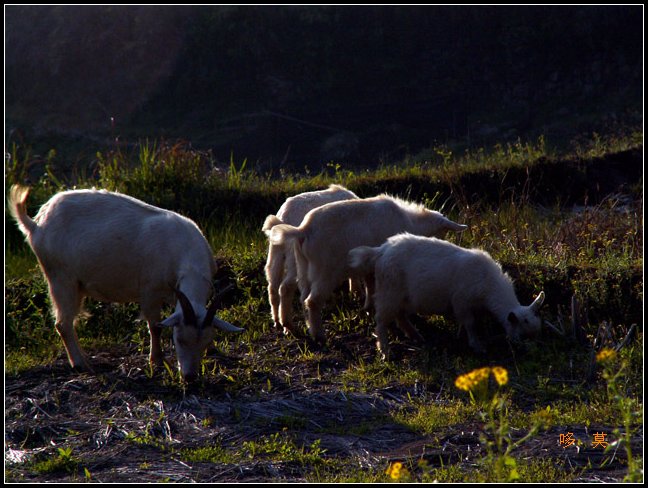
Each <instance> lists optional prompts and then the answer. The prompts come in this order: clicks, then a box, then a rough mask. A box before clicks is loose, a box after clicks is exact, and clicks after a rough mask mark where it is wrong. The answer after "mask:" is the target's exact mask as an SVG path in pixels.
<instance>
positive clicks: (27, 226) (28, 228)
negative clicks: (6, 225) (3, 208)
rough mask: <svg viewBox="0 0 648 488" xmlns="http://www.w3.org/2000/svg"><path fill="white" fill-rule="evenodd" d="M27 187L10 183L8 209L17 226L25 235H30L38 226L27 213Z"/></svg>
mask: <svg viewBox="0 0 648 488" xmlns="http://www.w3.org/2000/svg"><path fill="white" fill-rule="evenodd" d="M28 195H29V187H27V186H22V185H12V187H11V190H9V211H10V212H11V215H12V216H13V218H14V219H16V222H17V223H18V228H19V229H20V231H21V232H22V233H23V234H25V235H26V236H28V237H29V236H30V235H32V234H33V233H34V231H35V230H36V229H37V228H38V224H36V222H34V221H33V220H32V218H31V217H30V216H29V215H27V196H28Z"/></svg>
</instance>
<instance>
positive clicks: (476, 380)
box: [455, 367, 491, 391]
mask: <svg viewBox="0 0 648 488" xmlns="http://www.w3.org/2000/svg"><path fill="white" fill-rule="evenodd" d="M490 371H491V369H490V368H489V367H486V368H479V369H474V370H472V371H471V372H470V373H466V374H462V375H461V376H458V377H457V379H456V380H455V386H456V387H457V388H459V389H460V390H465V391H469V390H472V389H473V388H475V387H476V386H477V385H479V384H480V383H481V382H482V381H484V380H485V379H488V375H489V374H490Z"/></svg>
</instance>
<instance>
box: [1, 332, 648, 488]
mask: <svg viewBox="0 0 648 488" xmlns="http://www.w3.org/2000/svg"><path fill="white" fill-rule="evenodd" d="M282 340H284V341H285V340H288V339H286V338H284V337H281V336H280V334H279V333H278V332H276V331H274V330H273V331H272V332H271V334H270V337H269V338H268V342H267V344H266V345H265V346H262V347H261V348H262V349H263V348H265V349H266V350H265V351H261V352H262V353H267V354H287V355H288V356H290V357H288V358H287V359H288V360H287V361H286V362H285V364H286V365H285V366H282V367H281V368H279V369H276V370H275V371H274V372H270V373H268V371H267V370H265V371H258V372H256V371H255V370H254V369H252V372H251V373H250V374H249V375H248V377H246V378H244V379H243V381H242V385H241V384H240V382H241V378H240V377H237V374H242V373H240V371H241V370H240V369H238V368H239V366H240V365H241V364H243V363H245V362H246V361H248V360H249V359H250V358H249V357H248V354H249V353H248V349H246V348H245V347H238V348H237V349H236V350H235V351H236V352H230V353H228V354H226V355H225V354H222V353H220V352H219V351H211V352H209V359H214V360H215V361H216V363H215V364H218V365H219V368H221V369H220V370H219V371H217V372H216V373H214V374H209V375H207V377H205V378H203V379H202V380H201V381H200V382H199V384H196V385H193V386H190V387H188V388H184V387H182V386H181V385H179V384H177V383H176V384H170V383H169V382H168V381H165V380H164V378H163V377H164V374H160V373H155V375H154V376H153V377H152V378H151V377H150V373H149V370H148V366H147V358H146V356H145V355H144V354H143V353H141V352H138V351H136V350H135V348H132V349H129V348H127V347H124V348H123V349H122V350H113V351H110V352H106V353H101V354H99V355H96V356H94V357H92V362H93V364H95V365H96V366H97V373H96V374H95V375H90V374H78V373H75V372H73V371H72V370H71V369H70V367H69V366H68V364H67V361H66V360H65V359H64V358H63V357H61V358H59V359H58V360H56V361H55V362H54V364H53V365H51V366H49V367H38V368H34V369H31V370H29V371H27V372H24V373H22V374H20V375H18V376H17V377H7V378H5V478H6V480H7V481H16V482H68V481H83V480H84V479H86V477H90V480H91V481H95V482H133V481H137V482H159V481H171V482H272V481H287V482H305V481H307V478H306V477H307V476H310V479H311V480H312V479H313V467H312V466H308V465H305V464H304V463H300V462H296V461H291V460H289V461H276V457H274V458H273V457H272V456H266V457H264V456H254V457H245V456H243V457H241V456H239V458H238V459H239V460H240V461H237V462H235V463H225V462H224V463H219V462H187V461H185V460H183V459H182V456H181V455H180V452H181V450H184V449H191V448H193V447H201V446H222V447H223V448H225V450H226V451H230V452H240V449H241V446H242V445H243V443H245V442H247V441H251V440H258V439H261V438H263V437H264V436H266V437H267V436H271V435H272V434H274V433H277V432H280V433H286V435H287V434H288V433H289V435H290V438H291V439H292V440H293V441H294V444H295V445H297V446H311V445H313V443H315V442H316V441H318V440H319V443H320V444H319V447H320V449H321V453H322V454H321V456H322V457H323V458H324V459H336V460H340V461H342V462H343V463H345V465H346V466H349V465H352V466H354V467H355V468H357V469H362V470H367V472H373V473H379V472H381V471H382V472H384V470H385V468H386V467H387V466H388V465H389V462H392V461H412V462H413V464H414V465H416V463H417V462H418V461H419V460H420V459H424V460H426V461H427V463H428V466H429V467H431V468H434V467H439V466H441V465H443V466H448V465H452V464H457V463H459V464H460V465H461V467H462V469H466V470H471V469H476V463H477V461H478V460H479V459H480V458H481V457H482V456H483V447H482V446H481V444H480V432H481V429H482V426H481V425H480V424H479V423H475V422H472V423H467V424H461V425H448V426H447V427H445V428H443V429H440V430H439V432H435V433H434V434H433V435H421V434H420V433H417V432H414V431H412V430H410V429H408V428H407V427H406V426H404V425H401V424H399V423H397V422H396V421H394V420H393V417H391V416H390V414H392V413H394V412H397V411H402V410H403V409H405V411H407V409H411V408H412V406H411V405H412V402H413V400H414V399H415V400H422V401H425V402H443V401H444V400H443V399H442V398H443V395H442V391H441V390H442V389H443V385H442V386H441V389H437V391H432V389H430V388H428V387H425V386H424V385H423V386H422V385H418V384H415V385H414V386H412V387H404V386H387V387H385V388H382V389H376V390H374V391H352V390H350V389H349V388H344V387H343V385H342V384H341V383H340V381H339V379H338V378H339V374H340V373H341V372H342V371H344V370H345V369H346V368H348V367H349V364H350V363H351V361H358V358H363V357H364V358H366V360H370V358H371V357H372V355H373V354H374V353H375V350H374V349H373V348H374V346H373V343H372V341H371V340H370V339H369V338H367V337H363V335H362V334H356V335H353V337H349V338H348V340H345V342H344V344H340V343H338V344H335V343H334V344H332V345H331V347H330V348H329V349H328V351H327V352H326V353H325V354H323V355H322V356H321V359H319V360H318V361H311V362H299V361H295V360H292V361H291V360H290V359H291V358H292V359H294V357H296V355H297V354H296V353H297V351H298V349H297V348H298V347H299V344H300V341H299V340H297V339H294V338H293V339H290V341H289V342H290V346H289V347H288V348H285V347H284V348H281V347H280V346H279V344H281V341H282ZM399 347H400V348H401V351H400V353H401V354H402V353H403V348H407V347H408V346H407V345H405V344H402V343H400V344H396V345H395V350H396V353H397V354H398V348H399ZM281 351H284V352H283V353H282V352H281ZM286 351H287V352H286ZM256 352H257V353H258V352H259V351H256ZM293 353H295V354H293ZM351 356H354V358H352V357H351ZM280 369H283V370H280ZM224 372H226V373H224ZM167 376H168V375H167ZM234 378H237V379H236V380H234ZM286 378H290V381H286ZM233 381H239V384H237V386H236V388H232V385H233ZM445 401H447V400H445ZM363 426H364V428H362V427H363ZM611 431H612V427H611V426H604V425H601V426H594V425H590V426H589V427H584V426H578V425H574V426H562V427H561V428H552V429H550V430H547V431H543V432H541V433H539V434H538V435H537V436H536V437H535V438H533V439H532V440H530V441H529V442H527V443H525V444H523V446H522V447H521V448H520V449H518V450H517V451H516V452H515V455H516V457H519V458H538V457H540V458H550V459H553V460H555V461H556V465H557V466H564V469H571V468H575V469H576V472H577V473H578V474H577V477H576V478H575V479H574V481H579V482H618V481H621V480H622V479H623V476H624V475H625V471H626V470H625V452H623V449H619V450H618V452H615V453H614V454H613V455H610V454H609V453H608V454H605V455H604V454H603V450H602V449H600V448H599V449H595V448H577V447H576V446H571V447H570V448H563V447H562V446H561V445H560V444H559V442H558V440H559V435H560V434H561V433H564V432H572V433H573V434H574V437H575V438H577V439H581V440H583V442H584V443H586V442H587V439H591V436H592V433H593V432H611ZM516 435H518V434H517V433H516V432H515V431H514V434H513V436H514V437H515V436H516ZM521 435H522V433H521V432H520V433H519V435H518V436H521ZM634 443H636V445H633V448H634V449H636V450H639V451H640V450H642V449H643V447H642V446H643V429H641V430H640V432H639V433H638V434H637V437H636V438H635V440H634ZM634 443H633V444H634ZM584 445H585V444H584ZM59 448H65V449H71V450H72V451H71V452H72V456H73V459H74V462H73V463H72V464H71V465H67V467H66V466H64V467H63V468H61V469H53V470H50V471H47V472H37V470H35V469H34V466H35V464H36V462H37V461H39V460H44V459H48V458H56V457H57V456H58V457H59V458H60V454H59V452H60V451H59ZM241 459H242V460H241ZM70 466H71V467H70Z"/></svg>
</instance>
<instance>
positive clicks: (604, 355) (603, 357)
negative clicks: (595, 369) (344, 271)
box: [596, 347, 616, 363]
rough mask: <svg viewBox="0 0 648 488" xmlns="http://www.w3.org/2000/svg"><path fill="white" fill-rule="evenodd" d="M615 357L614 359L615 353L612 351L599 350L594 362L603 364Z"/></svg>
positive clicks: (606, 349) (607, 349) (608, 349)
mask: <svg viewBox="0 0 648 488" xmlns="http://www.w3.org/2000/svg"><path fill="white" fill-rule="evenodd" d="M615 357H616V351H615V350H614V349H610V348H608V347H606V348H605V349H601V350H600V351H599V352H598V354H597V355H596V362H597V363H603V362H605V361H608V360H610V359H614V358H615Z"/></svg>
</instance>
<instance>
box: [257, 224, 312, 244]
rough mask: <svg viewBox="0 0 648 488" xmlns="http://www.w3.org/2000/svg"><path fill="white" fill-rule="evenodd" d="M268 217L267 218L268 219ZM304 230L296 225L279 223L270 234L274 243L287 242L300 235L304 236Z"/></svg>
mask: <svg viewBox="0 0 648 488" xmlns="http://www.w3.org/2000/svg"><path fill="white" fill-rule="evenodd" d="M267 220H268V219H266V221H267ZM303 235H304V232H303V231H302V230H301V229H300V228H299V227H294V226H292V225H288V224H278V225H275V226H274V227H272V229H271V230H270V231H269V234H268V236H269V237H270V242H271V243H272V244H276V245H279V244H285V243H287V242H289V241H293V240H295V239H298V238H300V237H303Z"/></svg>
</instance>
